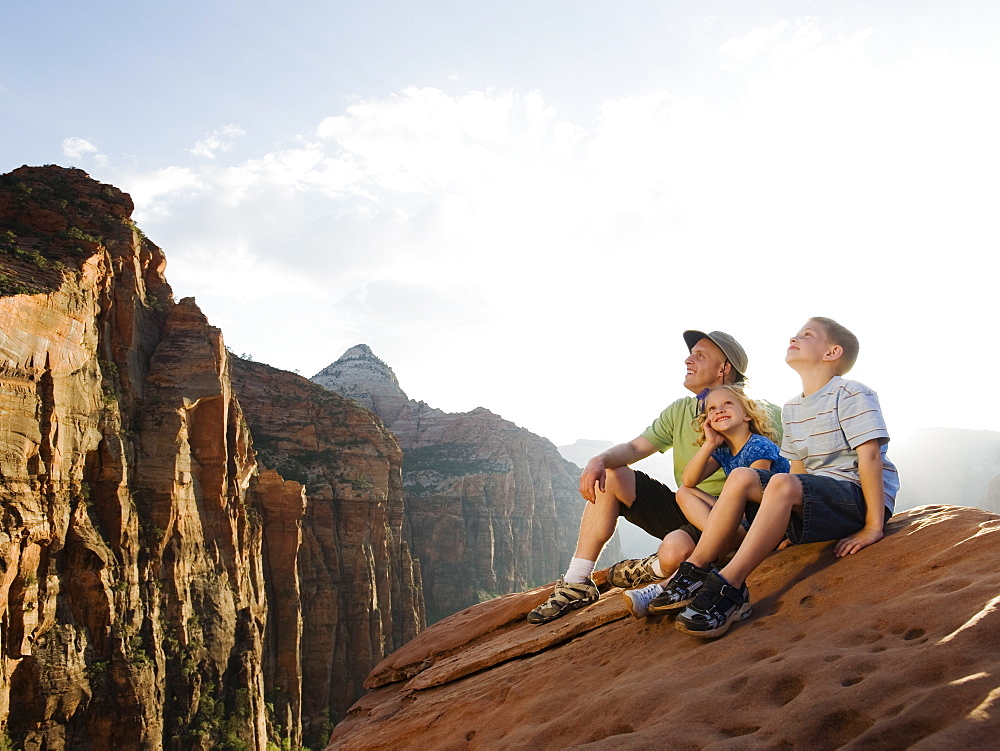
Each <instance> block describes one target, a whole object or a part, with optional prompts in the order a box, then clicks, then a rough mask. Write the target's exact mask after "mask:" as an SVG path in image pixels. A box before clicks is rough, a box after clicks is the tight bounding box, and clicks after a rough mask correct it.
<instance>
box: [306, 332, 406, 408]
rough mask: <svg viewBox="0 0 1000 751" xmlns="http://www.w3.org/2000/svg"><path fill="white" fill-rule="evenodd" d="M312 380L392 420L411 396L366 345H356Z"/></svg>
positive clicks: (390, 369) (390, 370) (389, 369)
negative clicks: (407, 394) (408, 395)
mask: <svg viewBox="0 0 1000 751" xmlns="http://www.w3.org/2000/svg"><path fill="white" fill-rule="evenodd" d="M310 380H312V381H313V383H317V384H319V385H320V386H322V387H323V388H325V389H328V390H330V391H336V392H337V393H338V394H340V395H341V396H346V397H347V398H348V399H351V400H353V401H354V402H356V403H358V404H360V405H361V406H362V407H364V408H365V409H370V410H371V411H372V412H375V413H376V414H378V415H379V416H380V417H381V418H382V419H383V421H385V423H386V424H389V423H391V422H392V421H393V420H394V419H395V418H396V416H397V415H398V414H399V413H400V411H401V410H402V409H403V407H404V406H405V405H406V404H408V403H409V401H410V400H409V397H407V396H406V393H405V392H404V391H403V389H402V388H401V387H400V385H399V379H398V378H396V374H395V373H393V372H392V368H390V367H389V366H388V365H387V364H386V363H385V362H384V361H383V360H382V359H381V358H379V357H378V356H377V355H376V354H375V353H374V352H372V350H371V347H369V346H368V345H367V344H356V345H354V346H353V347H351V348H349V349H348V350H347V351H346V352H344V354H342V355H341V356H340V357H339V358H337V360H336V361H335V362H333V363H331V364H330V365H327V366H326V367H325V368H323V369H322V370H321V371H319V373H317V374H316V375H314V376H313V377H312V378H311V379H310Z"/></svg>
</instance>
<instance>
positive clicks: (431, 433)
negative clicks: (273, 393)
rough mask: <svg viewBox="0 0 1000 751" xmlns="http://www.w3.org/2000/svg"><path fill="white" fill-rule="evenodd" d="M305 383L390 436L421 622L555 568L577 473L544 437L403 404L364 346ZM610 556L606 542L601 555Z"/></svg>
mask: <svg viewBox="0 0 1000 751" xmlns="http://www.w3.org/2000/svg"><path fill="white" fill-rule="evenodd" d="M312 380H313V381H315V382H316V383H318V384H320V385H322V386H323V387H325V388H327V389H330V390H332V391H336V392H337V393H340V394H342V395H344V396H347V397H350V398H351V399H354V400H356V401H358V402H359V403H361V404H363V405H365V406H368V407H369V408H371V409H373V410H374V411H375V412H377V413H378V415H379V416H380V417H381V418H382V420H383V421H384V422H385V425H386V427H387V428H388V429H389V430H391V431H392V432H393V433H394V434H395V435H396V437H397V438H398V439H399V444H400V446H401V447H402V449H403V489H404V493H405V498H406V506H405V507H406V515H407V518H408V519H409V522H410V527H411V529H412V538H411V546H412V548H411V549H412V552H413V555H414V557H416V558H417V559H418V560H419V561H420V569H421V573H422V577H423V591H424V598H425V602H426V608H427V620H428V622H434V621H437V620H439V619H441V618H443V617H445V616H447V615H450V614H452V613H455V612H457V611H459V610H461V609H463V608H465V607H467V606H469V605H471V604H473V603H475V602H479V601H482V600H485V599H489V598H491V597H495V596H497V595H502V594H507V593H510V592H517V591H520V590H523V589H525V588H528V587H533V586H537V585H538V584H541V583H543V582H546V581H550V580H551V579H552V578H553V577H554V576H556V575H558V574H559V573H561V572H562V571H563V570H564V569H565V567H566V564H567V563H568V561H569V559H570V557H571V555H572V553H573V550H574V547H575V542H576V534H577V529H578V525H579V519H580V513H581V507H582V503H583V501H582V500H581V499H580V494H579V491H578V490H577V484H578V476H579V469H578V468H577V467H575V466H574V465H573V464H572V463H570V462H568V461H566V460H565V459H563V458H562V457H561V456H560V455H559V452H558V450H557V449H556V448H555V446H554V445H552V443H551V442H550V441H548V440H546V439H544V438H541V437H540V436H537V435H535V434H534V433H531V432H530V431H528V430H525V429H524V428H520V427H518V426H516V425H515V424H513V423H512V422H509V421H507V420H504V419H503V418H501V417H500V416H498V415H495V414H493V413H492V412H490V411H489V410H487V409H484V408H478V409H475V410H473V411H471V412H466V413H446V412H443V411H441V410H439V409H435V408H433V407H430V406H428V405H427V404H425V403H424V402H420V401H414V400H412V399H409V398H408V397H407V396H406V394H405V393H404V391H403V390H402V388H401V387H400V385H399V381H398V380H397V379H396V376H395V374H394V373H393V372H392V370H391V368H389V366H388V365H386V364H385V363H384V362H383V361H382V360H380V359H379V358H378V357H376V356H375V355H374V353H372V351H371V349H370V348H369V347H368V346H367V345H364V344H361V345H357V346H355V347H352V348H351V349H349V350H347V352H345V353H344V355H343V356H342V357H341V358H340V359H338V360H337V361H336V362H334V363H333V364H332V365H330V366H328V367H326V368H324V369H323V370H321V371H320V372H319V373H317V374H316V375H315V376H313V378H312ZM619 555H620V549H619V547H618V541H617V538H615V539H614V540H613V541H612V543H611V544H610V545H609V548H608V551H607V556H608V557H609V558H613V559H615V560H617V557H618V556H619Z"/></svg>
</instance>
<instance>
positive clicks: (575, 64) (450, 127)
mask: <svg viewBox="0 0 1000 751" xmlns="http://www.w3.org/2000/svg"><path fill="white" fill-rule="evenodd" d="M0 31H2V33H3V38H4V44H3V45H2V47H0V172H8V171H10V170H12V169H14V168H16V167H18V166H20V165H22V164H30V165H40V164H59V165H62V166H67V167H70V166H72V167H78V168H81V169H83V170H85V171H86V172H88V173H89V174H90V175H91V176H93V177H94V178H95V179H97V180H99V181H101V182H105V183H110V184H113V185H115V186H116V187H118V188H121V189H122V190H124V191H126V192H127V193H129V194H130V195H131V196H132V199H133V200H134V202H135V207H136V208H135V213H134V215H133V216H134V218H135V220H136V221H137V223H138V224H139V226H140V227H141V228H142V229H143V230H144V232H145V234H146V235H147V236H148V237H149V238H150V239H151V240H152V241H153V242H155V243H156V244H158V245H159V246H160V247H162V248H163V249H164V251H165V253H166V256H167V261H168V266H167V270H166V275H167V279H168V281H169V282H170V284H171V285H172V287H173V290H174V294H175V298H176V299H180V298H183V297H194V298H195V299H196V300H197V302H198V304H199V305H200V307H201V308H202V310H203V311H204V312H205V314H206V315H207V316H208V318H209V320H210V322H211V323H212V324H213V325H215V326H218V327H219V328H221V329H222V331H223V335H224V338H225V341H226V343H227V345H228V346H229V348H230V349H231V350H232V351H233V352H235V353H237V354H245V355H250V356H252V357H253V359H255V360H258V361H261V362H266V363H269V364H271V365H273V366H275V367H279V368H283V369H286V370H293V371H297V372H299V373H301V374H302V375H304V376H312V375H314V374H315V373H316V372H318V371H319V370H321V369H322V368H323V367H325V366H326V365H328V364H330V363H331V362H333V361H334V360H336V359H337V358H338V357H339V356H340V355H341V354H342V353H343V352H344V351H345V350H347V349H348V348H349V347H351V346H353V345H356V344H359V343H366V344H368V345H369V346H370V347H371V348H372V350H373V351H374V352H375V353H376V354H377V355H378V356H379V357H381V358H382V359H383V360H384V361H385V362H386V363H388V364H389V365H390V367H392V368H393V370H394V371H395V373H396V375H397V377H398V378H399V381H400V384H401V386H402V388H403V389H404V390H405V391H406V393H407V394H408V395H409V396H410V397H411V398H414V399H420V400H423V401H425V402H427V403H428V404H430V405H432V406H434V407H438V408H440V409H443V410H445V411H448V412H464V411H468V410H471V409H474V408H475V407H478V406H484V407H487V408H489V409H490V410H492V411H493V412H496V413H498V414H500V415H502V416H503V417H505V418H507V419H509V420H511V421H513V422H515V423H517V424H518V425H520V426H522V427H525V428H528V429H529V430H531V431H533V432H535V433H538V434H540V435H543V436H545V437H547V438H549V439H551V440H552V441H553V442H555V443H556V444H557V445H565V444H568V443H572V442H573V441H575V440H577V439H579V438H586V439H606V440H611V441H615V442H618V441H625V440H629V439H631V438H633V437H635V436H636V435H638V434H639V433H641V432H642V430H643V429H644V428H645V427H646V426H647V425H648V424H649V423H650V422H651V421H652V420H653V418H654V417H655V416H656V415H657V414H658V413H659V411H660V410H661V409H662V408H663V407H664V406H666V405H667V404H668V403H669V402H670V401H673V400H674V399H675V398H677V397H678V396H682V395H684V394H685V392H684V391H683V388H682V386H681V381H682V379H683V375H684V366H683V359H684V357H685V356H686V354H687V352H686V349H685V346H684V344H683V341H682V338H681V333H682V332H683V331H684V330H685V329H689V328H694V329H699V330H703V331H707V330H723V331H727V332H729V333H731V334H732V335H734V336H736V338H737V339H739V340H740V341H741V342H742V343H743V345H744V347H745V348H746V350H747V352H748V354H749V358H750V366H749V368H748V371H749V375H750V378H751V382H752V384H753V391H754V393H755V394H756V395H757V396H761V397H764V398H767V399H769V400H771V401H774V402H776V403H779V404H780V403H783V402H784V401H786V400H787V399H789V398H791V397H792V396H793V395H794V394H795V393H796V392H797V391H798V390H799V386H800V384H799V381H798V377H797V376H796V374H795V373H794V372H793V371H792V370H791V369H790V368H789V367H788V366H787V365H785V363H784V353H785V348H786V347H787V343H788V338H789V337H790V336H791V335H792V334H794V333H795V332H796V331H797V330H798V328H799V327H800V326H801V325H802V324H803V323H804V321H805V320H806V319H807V318H809V317H810V316H813V315H821V316H829V317H831V318H834V319H836V320H838V321H839V322H841V323H843V324H844V325H846V326H847V327H848V328H850V329H852V330H853V331H854V332H855V333H856V334H857V335H858V336H859V338H860V340H861V355H860V357H859V359H858V362H857V365H856V366H855V368H854V370H853V371H852V372H851V374H850V377H852V378H855V379H857V380H860V381H862V382H863V383H865V384H867V385H868V386H870V387H872V388H873V389H875V390H876V391H877V392H878V394H879V397H880V400H881V403H882V406H883V410H884V412H885V414H886V419H887V422H888V425H889V431H890V434H891V435H892V436H893V438H894V440H906V439H907V438H908V437H910V436H911V435H912V434H913V432H914V431H915V430H917V429H919V428H922V427H951V428H967V429H973V430H998V429H1000V428H998V426H1000V399H998V398H997V397H996V396H995V395H992V394H990V393H989V391H988V386H987V387H986V391H985V393H984V392H981V391H979V390H978V389H977V388H976V384H977V383H978V382H979V381H980V379H983V380H985V383H986V384H989V383H990V381H992V379H993V378H994V377H995V376H994V374H995V373H996V372H997V370H998V368H1000V355H998V354H997V350H996V344H995V340H996V334H995V329H996V321H997V316H996V312H995V311H996V308H997V301H996V297H995V295H996V294H997V288H998V283H997V282H998V271H1000V261H998V260H997V251H998V250H1000V248H998V245H1000V243H998V223H997V219H996V215H997V206H998V205H1000V187H998V173H1000V139H998V137H997V134H998V133H1000V98H998V94H997V92H998V91H1000V52H998V50H1000V45H998V44H997V41H998V39H1000V8H998V5H997V4H996V3H991V2H955V1H947V2H946V1H944V0H941V1H939V2H927V1H922V0H908V1H907V2H856V3H850V2H824V1H818V0H817V1H814V2H809V1H802V0H799V1H798V2H783V1H782V0H775V1H774V2H756V1H754V0H743V1H736V0H733V1H730V2H717V1H713V0H705V1H704V2H697V3H694V2H690V3H684V2H650V1H648V0H634V1H625V2H598V1H597V0H574V1H573V2H569V1H558V2H545V1H544V0H531V1H530V2H527V1H523V0H505V1H504V2H492V1H491V0H482V1H477V2H457V1H456V2H437V1H435V2H421V1H420V0H409V1H408V2H390V1H379V0H374V1H368V2H356V1H355V0H341V1H339V2H329V1H318V0H305V1H302V0H300V1H296V0H284V1H283V2H281V3H277V2H269V1H268V0H261V1H259V2H254V3H246V2H237V1H236V0H231V1H225V2H222V1H219V0H200V1H199V2H197V3H195V2H190V1H189V0H176V1H175V2H172V3H151V2H146V1H145V0H129V1H128V2H124V1H123V2H118V1H110V0H109V1H106V2H102V1H101V0H94V1H92V2H87V3H79V2H62V1H59V0H48V1H47V0H38V2H32V3H4V4H2V5H0ZM984 385H985V384H984ZM956 392H957V393H956ZM967 395H969V396H971V397H972V398H969V397H968V396H967ZM890 455H891V450H890Z"/></svg>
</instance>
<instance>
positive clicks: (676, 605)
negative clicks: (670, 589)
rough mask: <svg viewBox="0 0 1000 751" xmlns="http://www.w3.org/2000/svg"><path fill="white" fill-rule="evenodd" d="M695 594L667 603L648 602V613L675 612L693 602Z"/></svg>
mask: <svg viewBox="0 0 1000 751" xmlns="http://www.w3.org/2000/svg"><path fill="white" fill-rule="evenodd" d="M694 598H695V595H691V596H690V597H688V598H687V599H686V600H680V601H678V602H672V603H670V604H668V605H654V604H653V603H650V604H649V608H648V611H649V614H650V615H663V614H664V613H676V612H677V611H678V610H683V609H684V608H686V607H687V606H688V605H690V604H691V603H692V602H694Z"/></svg>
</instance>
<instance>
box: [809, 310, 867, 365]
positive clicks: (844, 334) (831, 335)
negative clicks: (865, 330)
mask: <svg viewBox="0 0 1000 751" xmlns="http://www.w3.org/2000/svg"><path fill="white" fill-rule="evenodd" d="M809 320H810V321H812V322H813V323H817V324H819V325H820V327H821V328H822V329H823V331H825V332H826V336H827V338H828V339H829V340H830V341H831V342H833V343H834V344H836V345H838V346H839V347H840V348H841V349H842V350H843V351H844V353H843V354H842V355H841V356H840V360H838V361H837V375H844V374H845V373H847V372H848V371H850V369H851V368H853V367H854V363H855V362H856V361H857V359H858V351H859V350H860V349H861V343H860V342H858V337H856V336H855V335H854V334H853V333H852V332H851V331H850V330H849V329H848V328H847V327H845V326H842V325H841V324H839V323H837V322H836V321H835V320H833V319H832V318H824V317H822V316H813V317H812V318H810V319H809Z"/></svg>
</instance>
